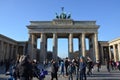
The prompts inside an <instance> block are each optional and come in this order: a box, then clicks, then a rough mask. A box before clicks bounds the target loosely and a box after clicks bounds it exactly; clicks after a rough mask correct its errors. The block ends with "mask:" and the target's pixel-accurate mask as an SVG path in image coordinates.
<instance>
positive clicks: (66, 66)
mask: <svg viewBox="0 0 120 80" xmlns="http://www.w3.org/2000/svg"><path fill="white" fill-rule="evenodd" d="M68 65H69V61H68V58H66V60H65V70H66V76H68V71H67V68H68Z"/></svg>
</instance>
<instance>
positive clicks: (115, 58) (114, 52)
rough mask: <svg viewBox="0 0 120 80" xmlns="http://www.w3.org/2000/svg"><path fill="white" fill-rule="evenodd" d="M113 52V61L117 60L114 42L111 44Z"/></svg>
mask: <svg viewBox="0 0 120 80" xmlns="http://www.w3.org/2000/svg"><path fill="white" fill-rule="evenodd" d="M113 54H114V61H115V62H116V61H117V54H116V48H115V44H114V45H113Z"/></svg>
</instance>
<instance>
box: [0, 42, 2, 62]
mask: <svg viewBox="0 0 120 80" xmlns="http://www.w3.org/2000/svg"><path fill="white" fill-rule="evenodd" d="M1 43H2V41H1V40H0V61H1V60H2V45H1Z"/></svg>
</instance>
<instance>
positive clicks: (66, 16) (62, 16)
mask: <svg viewBox="0 0 120 80" xmlns="http://www.w3.org/2000/svg"><path fill="white" fill-rule="evenodd" d="M61 9H62V13H61V14H60V15H58V14H57V13H56V18H57V19H70V18H71V14H68V15H67V14H66V13H65V12H64V7H62V8H61Z"/></svg>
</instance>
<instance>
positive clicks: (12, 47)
mask: <svg viewBox="0 0 120 80" xmlns="http://www.w3.org/2000/svg"><path fill="white" fill-rule="evenodd" d="M13 50H14V45H11V55H10V56H11V57H10V58H11V59H13Z"/></svg>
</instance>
